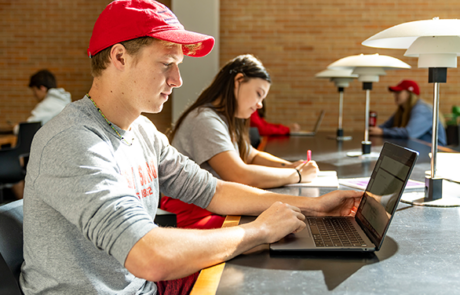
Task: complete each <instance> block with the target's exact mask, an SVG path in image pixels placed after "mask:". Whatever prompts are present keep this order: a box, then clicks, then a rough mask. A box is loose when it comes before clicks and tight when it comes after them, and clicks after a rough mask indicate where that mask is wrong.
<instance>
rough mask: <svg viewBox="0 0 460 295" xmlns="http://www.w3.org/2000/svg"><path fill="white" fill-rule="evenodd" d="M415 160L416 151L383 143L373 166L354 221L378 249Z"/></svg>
mask: <svg viewBox="0 0 460 295" xmlns="http://www.w3.org/2000/svg"><path fill="white" fill-rule="evenodd" d="M416 159H417V152H414V151H411V150H409V149H405V148H402V147H399V146H396V145H393V144H390V143H385V146H384V148H383V149H382V153H381V154H380V157H379V159H378V161H377V163H376V166H375V168H374V171H373V173H372V175H371V178H370V180H369V184H368V186H367V188H366V191H365V192H364V196H363V198H362V200H361V204H360V206H359V208H358V211H357V213H356V219H357V221H358V222H359V223H360V224H361V226H362V228H363V230H364V231H366V234H367V235H368V236H369V238H370V239H371V240H372V242H373V243H374V244H375V245H376V246H377V247H378V248H379V247H380V244H381V242H382V237H383V236H384V234H385V232H386V230H387V229H388V225H389V223H390V221H391V218H392V217H393V214H394V212H395V211H396V207H397V205H398V203H399V199H400V198H401V195H402V193H403V190H404V187H405V185H406V183H407V180H408V179H409V176H410V173H411V171H412V168H413V166H414V165H413V164H414V163H415V161H416Z"/></svg>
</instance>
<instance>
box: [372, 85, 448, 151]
mask: <svg viewBox="0 0 460 295" xmlns="http://www.w3.org/2000/svg"><path fill="white" fill-rule="evenodd" d="M388 89H389V90H390V91H391V92H393V94H394V98H395V103H396V105H397V106H398V109H397V110H396V113H395V114H394V115H393V116H391V117H390V118H389V119H388V120H387V121H386V122H385V123H383V124H382V125H380V126H379V127H369V135H373V136H383V137H390V138H417V139H421V140H424V141H427V142H431V141H432V134H433V133H432V131H433V107H432V106H431V105H429V104H428V103H427V102H425V101H424V100H422V99H421V98H420V97H419V95H420V89H419V87H418V85H417V83H416V82H415V81H412V80H403V81H401V82H400V83H399V84H398V85H396V86H390V87H388ZM439 118H440V120H439V122H438V144H439V145H441V146H442V145H446V143H447V139H446V131H445V130H444V126H443V124H442V120H443V117H442V115H441V114H440V117H439Z"/></svg>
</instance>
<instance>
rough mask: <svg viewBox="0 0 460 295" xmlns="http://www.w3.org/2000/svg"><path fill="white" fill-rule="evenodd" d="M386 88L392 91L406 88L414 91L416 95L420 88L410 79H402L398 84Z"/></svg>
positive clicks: (418, 93)
mask: <svg viewBox="0 0 460 295" xmlns="http://www.w3.org/2000/svg"><path fill="white" fill-rule="evenodd" d="M388 90H390V91H393V92H400V91H403V90H407V91H410V92H412V93H415V94H416V95H420V88H418V85H417V83H416V82H415V81H412V80H402V81H401V82H399V84H398V85H396V86H390V87H388Z"/></svg>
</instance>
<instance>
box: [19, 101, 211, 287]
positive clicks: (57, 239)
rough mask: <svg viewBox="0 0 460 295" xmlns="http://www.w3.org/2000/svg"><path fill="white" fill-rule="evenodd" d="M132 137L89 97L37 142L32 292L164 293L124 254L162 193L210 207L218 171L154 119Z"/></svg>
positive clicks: (27, 249)
mask: <svg viewBox="0 0 460 295" xmlns="http://www.w3.org/2000/svg"><path fill="white" fill-rule="evenodd" d="M115 128H117V130H118V132H119V133H120V134H121V135H122V136H124V137H125V138H127V140H128V141H129V142H131V141H132V145H131V146H128V145H127V144H124V143H123V142H122V141H121V140H120V138H119V137H118V135H117V134H116V133H115V131H114V130H113V129H112V128H111V127H110V126H109V125H108V124H107V122H106V121H105V120H104V118H103V117H102V116H101V115H100V114H99V113H98V111H97V109H96V108H95V106H94V105H93V104H92V102H91V101H90V100H89V99H88V98H86V97H85V98H83V99H82V100H79V101H77V102H74V103H71V104H69V105H68V106H67V107H66V108H65V109H64V110H63V111H62V112H61V113H60V114H59V115H58V116H56V117H55V118H53V119H52V120H51V121H49V123H48V124H46V125H45V126H44V127H42V128H41V129H40V130H39V131H38V133H37V135H36V136H35V138H34V141H33V143H32V149H31V155H30V160H29V164H28V167H27V169H28V171H27V176H26V186H25V193H24V259H25V261H24V264H23V266H22V273H21V277H20V284H21V288H22V290H23V292H24V293H25V294H26V295H27V294H45V293H46V294H155V293H156V285H155V284H154V283H152V282H147V281H145V280H143V279H140V278H136V277H134V276H133V275H132V274H131V273H129V272H128V271H127V270H126V269H125V268H124V263H125V259H126V257H127V255H128V253H129V251H130V250H131V248H132V247H133V246H134V244H135V243H136V242H137V241H138V240H139V239H140V238H142V237H143V236H144V235H145V234H146V233H148V232H149V231H150V230H152V229H153V228H155V227H156V225H155V224H154V223H153V219H154V217H155V214H156V211H157V207H158V199H159V193H160V192H162V193H164V194H165V195H167V196H171V197H178V198H180V199H181V200H182V201H184V202H187V203H194V204H196V205H198V206H201V207H203V208H205V207H207V206H208V204H209V202H210V201H211V198H212V196H213V195H214V193H215V190H216V179H215V178H213V177H212V175H211V174H210V173H208V172H206V171H204V170H201V169H200V168H199V166H198V165H196V164H195V163H194V162H192V161H191V160H189V159H188V158H187V157H185V156H183V155H181V154H180V153H178V152H177V150H176V149H175V148H173V147H171V146H170V145H169V144H168V141H167V139H166V137H165V136H164V135H163V134H161V133H160V132H158V131H157V130H156V128H155V127H154V125H153V124H152V123H151V122H150V121H149V120H148V119H146V118H145V117H142V116H141V117H139V118H138V119H137V120H136V121H135V122H134V123H133V124H132V125H131V130H130V131H123V130H122V129H120V128H118V127H116V126H115Z"/></svg>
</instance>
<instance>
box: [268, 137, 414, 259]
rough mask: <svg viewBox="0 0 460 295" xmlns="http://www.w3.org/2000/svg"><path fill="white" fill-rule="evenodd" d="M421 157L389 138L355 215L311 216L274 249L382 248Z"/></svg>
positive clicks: (347, 249) (371, 249) (329, 249)
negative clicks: (389, 141)
mask: <svg viewBox="0 0 460 295" xmlns="http://www.w3.org/2000/svg"><path fill="white" fill-rule="evenodd" d="M417 157H418V152H416V151H413V150H410V149H408V148H404V147H400V146H397V145H395V144H391V143H388V142H385V144H384V146H383V149H382V151H381V152H380V157H379V158H378V160H377V163H376V164H375V168H374V171H372V175H371V178H370V181H369V184H368V185H367V188H366V190H365V191H364V194H363V198H362V200H361V203H360V205H359V208H358V209H357V211H356V215H355V216H354V217H339V216H327V217H307V220H306V223H307V226H306V228H305V229H304V230H302V231H301V232H299V233H295V234H290V235H288V236H286V237H285V238H283V239H282V240H280V241H278V242H276V243H273V244H271V245H270V250H271V251H274V252H276V251H284V252H287V251H296V252H299V251H300V252H302V251H369V252H372V251H378V250H380V247H381V246H382V244H383V239H384V238H385V235H386V233H387V230H388V227H389V226H390V223H391V220H392V219H393V215H394V213H395V212H396V208H397V206H398V203H399V200H400V199H401V196H402V193H403V191H404V188H405V186H406V183H407V181H408V179H409V176H410V174H411V172H412V169H413V168H414V165H415V162H416V160H417ZM328 232H331V233H328Z"/></svg>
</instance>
